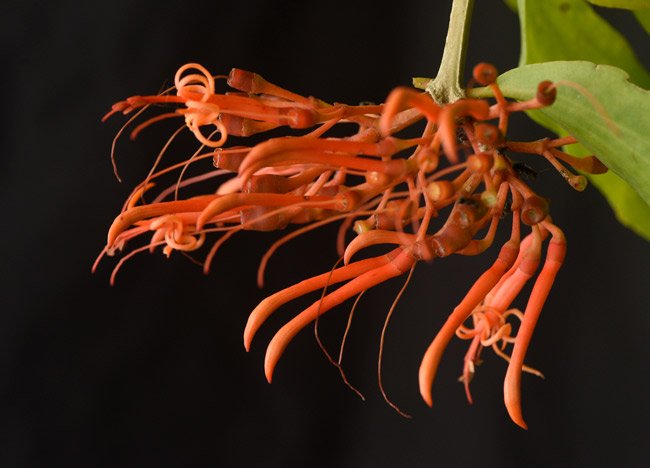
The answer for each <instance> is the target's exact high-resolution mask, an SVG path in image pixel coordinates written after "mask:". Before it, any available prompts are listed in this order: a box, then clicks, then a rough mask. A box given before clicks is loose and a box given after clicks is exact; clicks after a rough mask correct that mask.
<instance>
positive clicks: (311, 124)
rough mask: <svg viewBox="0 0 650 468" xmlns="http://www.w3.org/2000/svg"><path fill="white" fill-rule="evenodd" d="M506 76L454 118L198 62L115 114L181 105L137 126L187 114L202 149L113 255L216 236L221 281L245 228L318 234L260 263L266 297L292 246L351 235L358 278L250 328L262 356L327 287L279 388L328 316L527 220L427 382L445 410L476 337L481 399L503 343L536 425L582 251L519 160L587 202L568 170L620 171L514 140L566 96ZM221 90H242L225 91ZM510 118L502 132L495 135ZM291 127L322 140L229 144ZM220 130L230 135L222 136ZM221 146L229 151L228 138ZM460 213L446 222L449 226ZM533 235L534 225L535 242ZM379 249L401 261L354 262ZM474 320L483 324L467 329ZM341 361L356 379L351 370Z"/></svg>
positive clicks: (128, 228)
mask: <svg viewBox="0 0 650 468" xmlns="http://www.w3.org/2000/svg"><path fill="white" fill-rule="evenodd" d="M496 76H497V73H496V70H495V69H494V67H492V66H490V65H487V64H480V65H478V66H477V67H476V68H475V72H474V80H475V81H476V82H478V83H480V84H482V85H485V86H489V87H490V88H491V89H492V91H493V93H494V95H495V98H496V103H495V104H490V103H489V102H488V101H487V100H480V99H460V100H458V101H456V102H453V103H449V104H445V105H440V104H437V103H436V102H434V100H433V99H432V98H431V97H430V96H429V95H428V94H427V93H423V92H420V91H418V90H416V89H412V88H406V87H400V88H397V89H395V90H394V91H393V92H392V93H391V94H390V95H389V96H388V98H387V100H386V103H385V104H381V105H360V106H348V105H344V104H329V103H326V102H324V101H322V100H319V99H316V98H313V97H303V96H300V95H297V94H295V93H292V92H289V91H287V90H284V89H282V88H280V87H278V86H276V85H273V84H271V83H269V82H267V81H266V80H264V79H263V78H262V77H260V76H259V75H257V74H254V73H250V72H245V71H242V70H237V69H235V70H233V71H232V72H231V73H230V75H229V76H228V77H213V76H211V75H210V74H209V73H208V71H207V70H206V69H205V68H203V67H202V66H200V65H198V64H187V65H185V66H183V67H181V69H179V71H178V72H177V74H176V77H175V85H174V88H173V89H172V90H169V92H167V93H163V94H161V95H157V96H134V97H131V98H129V99H127V100H125V101H122V102H120V103H117V104H115V105H114V106H113V109H112V110H111V112H109V113H108V114H107V116H106V117H108V116H110V115H112V114H114V113H117V112H123V113H125V114H128V113H131V112H133V111H135V110H136V109H140V111H142V110H143V109H145V108H146V107H148V106H150V105H168V104H175V105H178V107H177V108H176V109H175V110H174V111H173V112H168V113H164V114H161V115H158V116H156V117H153V118H150V119H148V120H146V121H145V122H143V123H141V124H139V125H138V126H136V127H135V129H134V130H133V132H132V136H135V135H137V134H138V133H139V132H140V131H141V130H142V129H143V128H145V127H147V126H148V125H151V124H152V123H154V122H156V121H159V120H162V119H167V118H173V117H182V118H183V119H184V125H185V127H187V128H188V129H189V130H190V131H191V132H192V133H193V134H194V135H195V137H196V139H197V140H198V141H199V142H200V143H201V145H202V146H201V148H200V149H199V151H197V153H196V154H195V155H194V156H192V157H191V158H190V159H188V160H187V161H185V162H182V163H179V164H176V165H174V166H171V167H168V168H165V169H157V164H158V161H157V162H156V164H155V165H154V168H152V171H151V173H150V174H149V176H147V177H146V179H145V180H144V181H143V182H142V183H141V184H139V185H138V186H137V187H136V188H135V189H134V191H133V192H132V194H131V196H130V197H129V198H128V200H127V202H126V203H125V205H124V208H123V210H122V212H121V213H120V214H119V215H118V216H117V217H116V218H115V221H114V222H113V224H112V226H111V228H110V229H109V233H108V240H107V244H106V247H105V249H104V251H103V252H102V255H100V258H101V257H102V256H103V254H105V253H106V254H111V255H112V254H114V253H115V252H116V251H117V250H122V249H124V248H125V246H126V244H127V243H130V242H132V241H134V240H135V239H136V238H139V237H142V236H144V235H145V234H146V233H149V232H151V231H153V234H152V236H151V238H150V241H149V242H148V243H147V244H145V245H143V246H142V247H139V248H137V249H135V250H133V251H132V252H131V253H130V254H128V255H126V256H125V257H123V258H122V260H121V261H120V262H119V263H118V265H117V267H116V269H115V270H114V274H115V272H116V271H117V269H118V268H119V267H120V266H121V265H122V263H123V261H124V260H125V259H127V258H129V256H130V255H133V254H134V253H136V252H139V251H143V250H147V249H148V250H150V251H153V250H154V249H155V248H157V247H158V246H163V251H164V253H165V254H166V255H168V256H169V255H170V254H171V253H172V252H173V251H175V250H178V251H183V252H187V251H193V250H196V249H199V248H201V246H202V245H203V244H204V243H205V242H206V241H207V238H208V237H207V235H208V234H212V233H221V234H222V235H221V237H219V238H218V239H217V240H216V241H215V242H214V244H213V245H212V247H211V249H210V250H209V252H208V254H207V255H206V259H205V263H204V269H205V270H206V271H207V270H208V269H209V267H210V264H211V262H212V260H213V258H214V256H215V253H216V251H217V249H219V248H220V247H221V246H222V245H223V244H224V242H225V241H227V240H228V239H229V238H230V237H231V236H232V235H234V234H236V233H237V232H239V231H241V230H255V231H272V230H279V229H284V228H286V227H287V226H289V225H290V224H301V225H303V227H301V228H299V229H297V230H294V231H292V232H290V233H289V234H287V235H286V236H285V237H283V238H282V239H280V240H279V241H277V242H276V243H275V244H274V245H273V246H271V248H270V249H269V251H268V253H267V254H266V255H265V256H264V258H263V260H262V264H261V266H260V270H259V274H258V283H259V284H260V285H261V284H262V282H263V274H264V268H265V265H266V262H267V261H268V259H269V257H270V256H271V255H272V254H273V252H275V250H276V249H277V247H279V246H280V245H282V244H284V243H286V242H287V241H289V240H291V239H292V238H294V237H296V236H297V235H300V234H302V233H304V232H306V231H309V230H311V229H315V228H318V227H320V226H323V225H325V224H328V223H332V222H341V228H340V234H339V238H338V242H337V246H338V249H339V253H340V255H341V257H342V259H341V260H342V262H343V263H342V265H340V266H338V267H336V268H334V269H333V270H332V271H330V272H325V273H323V274H321V275H318V276H315V277H313V278H309V279H306V280H304V281H302V282H300V283H298V284H296V285H294V286H290V287H288V288H286V289H284V290H282V291H279V292H277V293H275V294H273V295H271V296H269V297H267V298H266V299H264V300H263V301H262V302H261V303H260V304H259V305H258V306H257V307H256V308H255V309H254V310H253V312H252V313H251V315H250V317H249V320H248V323H247V325H246V329H245V331H244V344H245V347H246V349H247V350H248V349H249V347H250V344H251V341H252V339H253V337H254V335H255V333H256V331H257V330H258V329H259V328H260V326H262V324H263V323H264V321H265V320H266V319H267V318H268V317H269V316H270V315H271V314H272V313H273V312H274V311H275V310H277V309H278V308H279V307H281V306H283V305H284V304H286V303H288V302H290V301H292V300H293V299H296V298H298V297H300V296H303V295H305V294H308V293H311V292H314V291H318V290H323V294H322V297H321V298H320V299H318V300H316V301H315V302H314V303H313V304H312V305H311V306H309V307H308V308H306V309H305V310H303V311H302V312H301V313H299V314H298V315H296V316H295V317H294V318H293V319H292V320H290V321H289V322H288V323H287V324H286V325H285V326H283V327H282V328H281V329H280V330H279V331H278V332H277V334H276V335H275V336H274V338H273V339H272V340H271V342H270V344H269V346H268V348H267V353H266V359H265V372H266V376H267V379H268V380H269V382H270V381H271V379H272V375H273V371H274V369H275V366H276V364H277V362H278V360H279V359H280V357H281V355H282V353H283V352H284V350H285V349H286V347H287V346H288V344H289V343H290V341H291V340H292V338H293V337H294V336H295V335H296V334H297V333H299V332H300V330H302V329H303V328H304V327H305V326H306V325H308V324H309V323H311V322H313V321H315V320H317V318H318V317H319V316H320V315H322V314H324V313H325V312H327V311H329V310H331V309H333V308H334V307H336V306H337V305H339V304H341V303H342V302H343V301H345V300H347V299H349V298H352V297H354V296H357V295H359V294H361V293H363V292H364V291H366V290H368V289H370V288H372V287H373V286H376V285H378V284H381V283H383V282H384V281H386V280H388V279H390V278H393V277H396V276H399V275H402V274H404V273H407V272H412V270H413V267H414V265H415V264H416V263H417V262H418V261H420V260H428V261H431V260H433V259H435V258H437V257H448V256H451V255H452V254H461V255H477V254H480V253H483V252H484V251H486V250H487V249H488V248H489V247H491V245H492V243H493V241H494V238H495V233H496V230H497V228H498V226H499V224H502V220H503V219H504V217H505V216H506V215H507V214H509V213H511V215H512V223H511V224H512V227H511V236H510V239H509V240H508V242H506V243H505V244H504V245H503V246H502V247H501V251H500V253H499V256H498V258H497V260H496V261H495V263H494V264H493V266H492V267H491V268H490V269H488V270H487V271H486V272H485V273H483V274H482V275H481V276H480V277H479V278H478V280H477V281H476V283H475V284H474V286H472V288H471V289H470V291H469V292H468V294H467V295H466V296H465V298H464V299H463V300H462V301H461V303H460V304H459V305H458V307H456V309H455V310H454V311H453V312H452V313H451V314H450V316H449V318H448V319H447V321H446V323H445V324H444V326H443V327H442V329H441V330H440V331H439V332H438V333H437V335H436V336H435V338H434V340H433V342H432V343H431V344H430V346H429V347H428V349H427V350H426V352H425V354H424V358H423V361H422V364H421V367H420V374H419V380H420V391H421V394H422V397H423V398H424V400H425V401H426V402H427V404H429V405H431V404H432V397H431V387H432V383H433V380H434V377H435V374H436V370H437V367H438V363H439V361H440V359H441V357H442V354H443V352H444V349H445V348H446V346H447V344H448V343H449V341H450V340H451V338H452V337H453V336H454V335H458V336H459V337H460V338H462V339H468V340H471V344H470V348H469V351H468V353H467V356H466V358H465V364H464V367H463V376H462V378H461V379H462V381H463V382H464V384H465V388H466V391H467V395H468V398H469V399H470V401H471V397H470V394H469V381H470V379H471V377H472V375H473V373H474V366H475V363H477V362H478V358H479V355H480V352H481V349H482V348H483V347H487V346H490V347H492V348H493V349H494V350H495V352H496V353H497V354H499V355H500V356H502V357H504V358H506V359H507V360H509V364H508V370H507V373H506V378H505V384H504V396H505V402H506V407H507V409H508V412H509V414H510V416H511V417H512V419H513V421H515V422H516V423H517V424H519V425H520V426H522V427H525V423H524V421H523V418H522V416H521V406H520V380H521V372H522V370H526V371H530V372H533V373H537V374H539V372H538V371H535V370H534V369H532V368H529V367H527V366H526V365H524V357H525V354H526V350H527V348H528V345H529V343H530V340H531V336H532V332H533V329H534V327H535V324H536V321H537V318H538V316H539V313H540V311H541V309H542V306H543V305H544V302H545V300H546V297H547V295H548V294H549V291H550V288H551V286H552V284H553V281H554V279H555V276H556V274H557V272H558V270H559V268H560V266H561V264H562V261H563V259H564V255H565V252H566V241H565V239H564V235H563V234H562V231H561V230H560V229H559V228H558V227H556V226H555V225H554V224H553V223H552V221H551V219H550V217H549V216H548V212H549V206H548V203H547V202H546V201H545V200H544V199H543V198H542V197H540V196H538V195H537V194H536V193H535V192H534V191H533V190H532V189H531V188H530V187H529V186H528V185H527V183H526V182H525V181H524V180H522V179H521V178H520V176H519V172H518V171H517V170H516V163H515V162H513V160H511V159H510V157H509V155H508V154H509V153H512V152H524V153H536V154H540V155H543V156H544V157H546V158H547V159H548V160H549V161H551V162H552V164H553V165H554V166H555V167H556V168H558V170H560V172H561V174H562V175H563V177H564V178H565V179H566V180H567V181H568V182H569V183H570V184H571V185H572V186H573V187H574V188H576V189H578V190H582V189H584V185H585V179H584V176H581V175H573V174H571V173H570V172H569V171H568V170H567V169H566V168H565V167H564V166H562V165H561V163H559V161H558V160H557V159H558V158H559V159H562V160H564V161H565V162H568V163H569V164H572V165H573V166H574V167H577V168H578V169H581V170H584V171H587V172H592V173H598V172H602V171H603V170H604V166H602V164H600V163H599V161H598V160H597V159H595V158H594V157H590V158H584V159H575V158H572V157H570V156H569V155H566V154H565V153H563V152H561V151H560V150H558V147H560V146H563V145H567V144H572V143H575V142H576V140H575V139H573V138H572V137H568V138H563V139H557V140H549V139H544V140H540V141H537V142H532V143H523V142H513V141H510V140H508V139H507V138H506V134H507V129H508V119H509V116H510V114H511V113H513V112H518V111H522V110H527V109H534V108H539V107H544V106H548V105H552V103H553V101H554V99H555V86H554V85H553V84H552V83H549V82H543V83H541V84H540V85H539V88H538V93H537V96H536V97H535V98H534V99H532V100H530V101H525V102H508V101H506V99H505V98H504V97H503V95H502V94H501V92H500V90H499V87H498V86H497V84H496ZM220 79H225V80H226V82H227V84H228V85H229V86H230V87H231V88H232V89H234V90H235V91H228V92H225V93H223V94H219V93H217V91H216V89H217V81H218V80H220ZM172 92H175V94H172ZM495 119H498V122H497V124H496V125H494V124H491V123H489V122H488V121H490V120H495ZM421 120H425V121H426V125H425V126H424V129H423V131H422V133H421V136H420V137H418V138H401V137H399V134H400V132H401V131H402V130H404V129H405V128H407V127H410V126H411V125H413V124H415V123H416V122H419V121H421ZM129 122H130V121H129ZM340 123H347V124H352V125H353V127H354V128H355V130H356V131H355V132H354V133H352V134H351V135H350V136H348V137H345V138H334V137H330V136H328V131H329V130H330V129H331V128H332V127H334V126H335V125H337V124H340ZM127 124H128V123H127ZM283 126H286V127H290V128H293V129H312V130H311V131H308V132H307V130H303V131H305V132H306V133H305V134H303V135H301V136H287V137H281V138H272V139H269V140H266V141H263V142H261V143H259V144H256V145H254V146H251V147H241V146H236V147H230V148H229V147H225V144H226V143H227V140H228V136H229V135H235V136H250V135H253V134H256V133H262V132H265V131H267V130H270V129H275V128H278V127H283ZM206 128H213V129H214V131H213V132H212V133H211V134H206V133H205V132H206ZM216 134H218V138H214V136H215V135H216ZM118 136H119V134H118ZM459 137H460V139H459ZM407 153H408V154H407ZM159 159H160V158H159ZM205 159H209V160H212V162H213V165H214V169H210V170H209V171H208V172H205V173H204V174H203V175H200V176H196V177H192V178H188V179H186V180H182V175H183V173H184V170H185V168H187V167H188V166H189V165H190V164H196V163H197V162H200V161H204V160H205ZM441 166H442V167H441ZM173 170H178V171H180V173H181V177H179V182H178V183H177V184H175V185H172V186H170V187H168V188H167V189H165V190H163V191H162V192H160V194H159V195H158V196H157V197H156V198H155V199H154V200H153V201H152V202H150V203H145V202H144V199H143V197H144V194H145V192H146V191H147V190H149V189H150V188H151V186H152V184H153V182H154V181H155V180H156V179H158V178H159V177H160V176H161V175H163V174H166V173H168V172H170V171H173ZM228 175H229V176H230V177H228V178H227V180H225V181H222V182H220V183H217V184H215V183H214V180H215V178H225V177H227V176H228ZM198 184H204V185H211V188H210V190H208V191H207V192H208V193H207V194H206V195H201V196H196V197H191V198H187V199H179V198H178V189H179V188H180V187H184V186H188V185H198ZM445 216H446V219H445V221H443V222H437V221H438V220H437V218H444V217H445ZM521 222H523V223H524V224H525V225H528V226H530V228H531V234H529V235H528V236H527V237H525V238H524V239H523V240H521V239H520V237H521V236H520V224H521ZM436 225H437V227H435V226H436ZM350 228H353V229H354V231H355V232H356V233H357V234H358V236H357V237H356V238H355V239H354V240H353V241H351V242H350V243H349V244H347V245H345V243H344V238H345V237H344V233H345V232H346V231H347V230H348V229H350ZM482 231H485V232H484V234H483V235H482V237H480V236H479V232H482ZM549 235H550V236H551V239H550V241H549V243H548V247H547V254H546V260H545V263H544V266H543V268H542V270H541V272H540V274H539V276H538V277H537V279H536V281H535V285H534V287H533V291H532V293H531V296H530V298H529V301H528V305H527V307H526V309H525V311H524V312H523V313H521V312H519V311H517V310H514V309H511V308H510V306H511V303H512V302H513V301H514V299H515V298H516V297H517V295H518V294H519V293H520V291H521V290H522V288H523V286H524V284H525V283H526V282H527V281H528V280H529V279H531V278H532V277H533V276H534V275H535V273H536V270H537V268H538V265H539V264H540V263H541V258H542V255H541V253H542V245H543V242H544V239H545V238H547V237H548V236H549ZM378 244H386V245H393V247H392V248H391V249H390V250H389V252H388V253H386V254H385V255H381V256H378V257H371V258H365V259H361V260H356V261H352V258H353V257H354V256H355V255H356V254H357V253H359V252H360V251H362V250H363V249H365V248H367V247H369V246H372V245H378ZM98 260H99V259H98ZM113 278H114V276H113ZM409 278H410V276H409ZM338 284H341V285H340V286H339V287H338V288H335V289H333V288H332V287H333V286H334V285H338ZM509 316H515V317H517V318H518V319H519V320H520V321H521V325H520V326H519V328H518V330H517V332H516V334H513V327H512V324H511V323H509V322H507V318H508V317H509ZM468 319H471V320H472V326H467V325H465V323H466V321H467V320H468ZM510 343H514V346H513V349H512V352H511V354H510V356H509V355H508V354H507V352H506V351H505V346H506V345H508V344H510ZM333 362H334V361H333ZM335 364H336V365H337V366H338V367H339V368H340V360H339V363H336V362H335ZM344 378H345V376H344ZM346 382H347V381H346ZM380 385H381V380H380ZM382 392H383V389H382ZM384 396H385V394H384ZM387 400H388V399H387Z"/></svg>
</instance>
